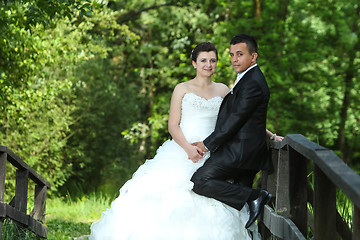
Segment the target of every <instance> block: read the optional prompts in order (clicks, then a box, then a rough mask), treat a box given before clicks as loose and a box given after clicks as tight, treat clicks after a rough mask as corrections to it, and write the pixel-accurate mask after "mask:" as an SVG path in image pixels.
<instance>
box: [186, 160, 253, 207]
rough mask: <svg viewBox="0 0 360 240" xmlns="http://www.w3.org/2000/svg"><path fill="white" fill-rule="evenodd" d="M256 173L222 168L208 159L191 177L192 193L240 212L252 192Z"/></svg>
mask: <svg viewBox="0 0 360 240" xmlns="http://www.w3.org/2000/svg"><path fill="white" fill-rule="evenodd" d="M209 160H210V161H209ZM257 172H258V170H244V169H237V168H231V167H226V166H222V165H221V164H218V163H214V162H212V161H211V158H210V159H208V160H207V161H206V162H205V163H204V165H203V166H202V167H200V168H199V169H198V170H197V171H196V172H195V173H194V175H193V176H192V178H191V181H192V182H193V183H194V187H193V191H194V192H195V193H197V194H199V195H203V196H206V197H210V198H214V199H216V200H218V201H220V202H223V203H225V204H227V205H229V206H231V207H233V208H236V209H238V210H241V209H242V208H243V206H244V204H245V203H246V201H247V200H248V199H249V197H250V195H251V193H252V191H253V189H252V183H253V181H254V177H255V175H256V173H257Z"/></svg>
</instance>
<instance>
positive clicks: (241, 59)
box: [230, 43, 257, 73]
mask: <svg viewBox="0 0 360 240" xmlns="http://www.w3.org/2000/svg"><path fill="white" fill-rule="evenodd" d="M230 57H231V64H232V66H233V68H234V70H235V72H236V73H242V72H244V71H245V70H246V69H248V68H249V67H250V66H252V65H254V64H255V63H256V57H257V53H253V54H250V53H249V49H248V48H247V46H246V43H237V44H234V45H230Z"/></svg>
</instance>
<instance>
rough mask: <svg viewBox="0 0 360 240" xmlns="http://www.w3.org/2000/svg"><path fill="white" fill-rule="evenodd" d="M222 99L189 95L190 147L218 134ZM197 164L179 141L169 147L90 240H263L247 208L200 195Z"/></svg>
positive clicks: (185, 122) (142, 171) (127, 187)
mask: <svg viewBox="0 0 360 240" xmlns="http://www.w3.org/2000/svg"><path fill="white" fill-rule="evenodd" d="M221 102H222V98H221V97H220V96H218V97H214V98H211V99H205V98H202V97H199V96H197V95H195V94H194V93H187V94H185V95H184V97H183V99H182V113H181V123H180V128H181V130H182V132H183V133H184V135H185V137H186V139H187V140H188V141H189V142H195V141H200V140H203V139H205V138H206V137H207V136H208V135H209V134H210V133H211V132H212V131H213V130H214V127H215V123H216V117H217V114H218V111H219V107H220V104H221ZM208 157H209V153H206V154H205V156H204V158H203V159H202V160H201V161H199V162H198V163H193V162H192V161H191V160H189V159H188V157H187V154H186V152H185V151H184V150H183V149H182V148H181V147H180V146H179V145H178V144H177V143H176V142H175V141H174V140H168V141H166V142H165V143H164V144H163V145H162V146H161V147H159V149H158V150H157V153H156V155H155V157H154V158H153V159H151V160H147V161H146V162H145V163H144V164H143V165H141V166H140V167H139V169H138V170H137V171H136V172H135V173H134V175H133V177H132V179H130V180H129V181H127V182H126V183H125V184H124V186H123V187H122V188H121V189H120V195H119V197H118V198H116V199H115V200H114V201H113V203H112V204H111V208H110V209H107V211H106V212H104V213H103V214H102V217H101V219H100V220H99V221H97V222H95V223H93V224H92V225H91V235H90V239H91V240H95V239H96V240H112V239H114V240H115V239H116V240H247V239H249V240H250V239H260V236H259V233H258V232H257V226H256V225H255V224H253V225H252V229H251V234H252V235H253V238H251V237H250V231H248V230H246V229H245V227H244V226H245V223H246V222H247V220H248V219H249V216H248V212H247V205H245V207H244V208H243V209H242V210H241V211H238V210H236V209H234V208H232V207H230V206H227V205H225V204H223V203H221V202H219V201H217V200H215V199H212V198H207V197H204V196H200V195H197V194H196V193H194V192H193V191H192V187H193V183H192V182H191V181H190V179H191V176H192V175H193V173H194V172H195V171H196V170H197V169H198V168H199V167H200V166H202V165H203V163H204V161H206V159H207V158H208Z"/></svg>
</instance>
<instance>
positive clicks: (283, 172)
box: [275, 146, 290, 217]
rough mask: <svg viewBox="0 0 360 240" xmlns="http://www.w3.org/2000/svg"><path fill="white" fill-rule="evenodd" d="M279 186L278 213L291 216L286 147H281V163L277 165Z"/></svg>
mask: <svg viewBox="0 0 360 240" xmlns="http://www.w3.org/2000/svg"><path fill="white" fill-rule="evenodd" d="M276 182H277V186H276V201H275V209H276V212H277V214H279V215H281V216H284V217H289V216H290V199H289V187H290V184H289V154H288V151H287V146H286V148H283V149H280V156H279V163H278V167H277V181H276Z"/></svg>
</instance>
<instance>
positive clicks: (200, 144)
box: [191, 142, 207, 153]
mask: <svg viewBox="0 0 360 240" xmlns="http://www.w3.org/2000/svg"><path fill="white" fill-rule="evenodd" d="M191 145H193V146H197V147H198V148H200V149H201V151H203V152H204V153H206V152H207V150H206V148H205V145H204V143H203V142H194V143H192V144H191Z"/></svg>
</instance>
